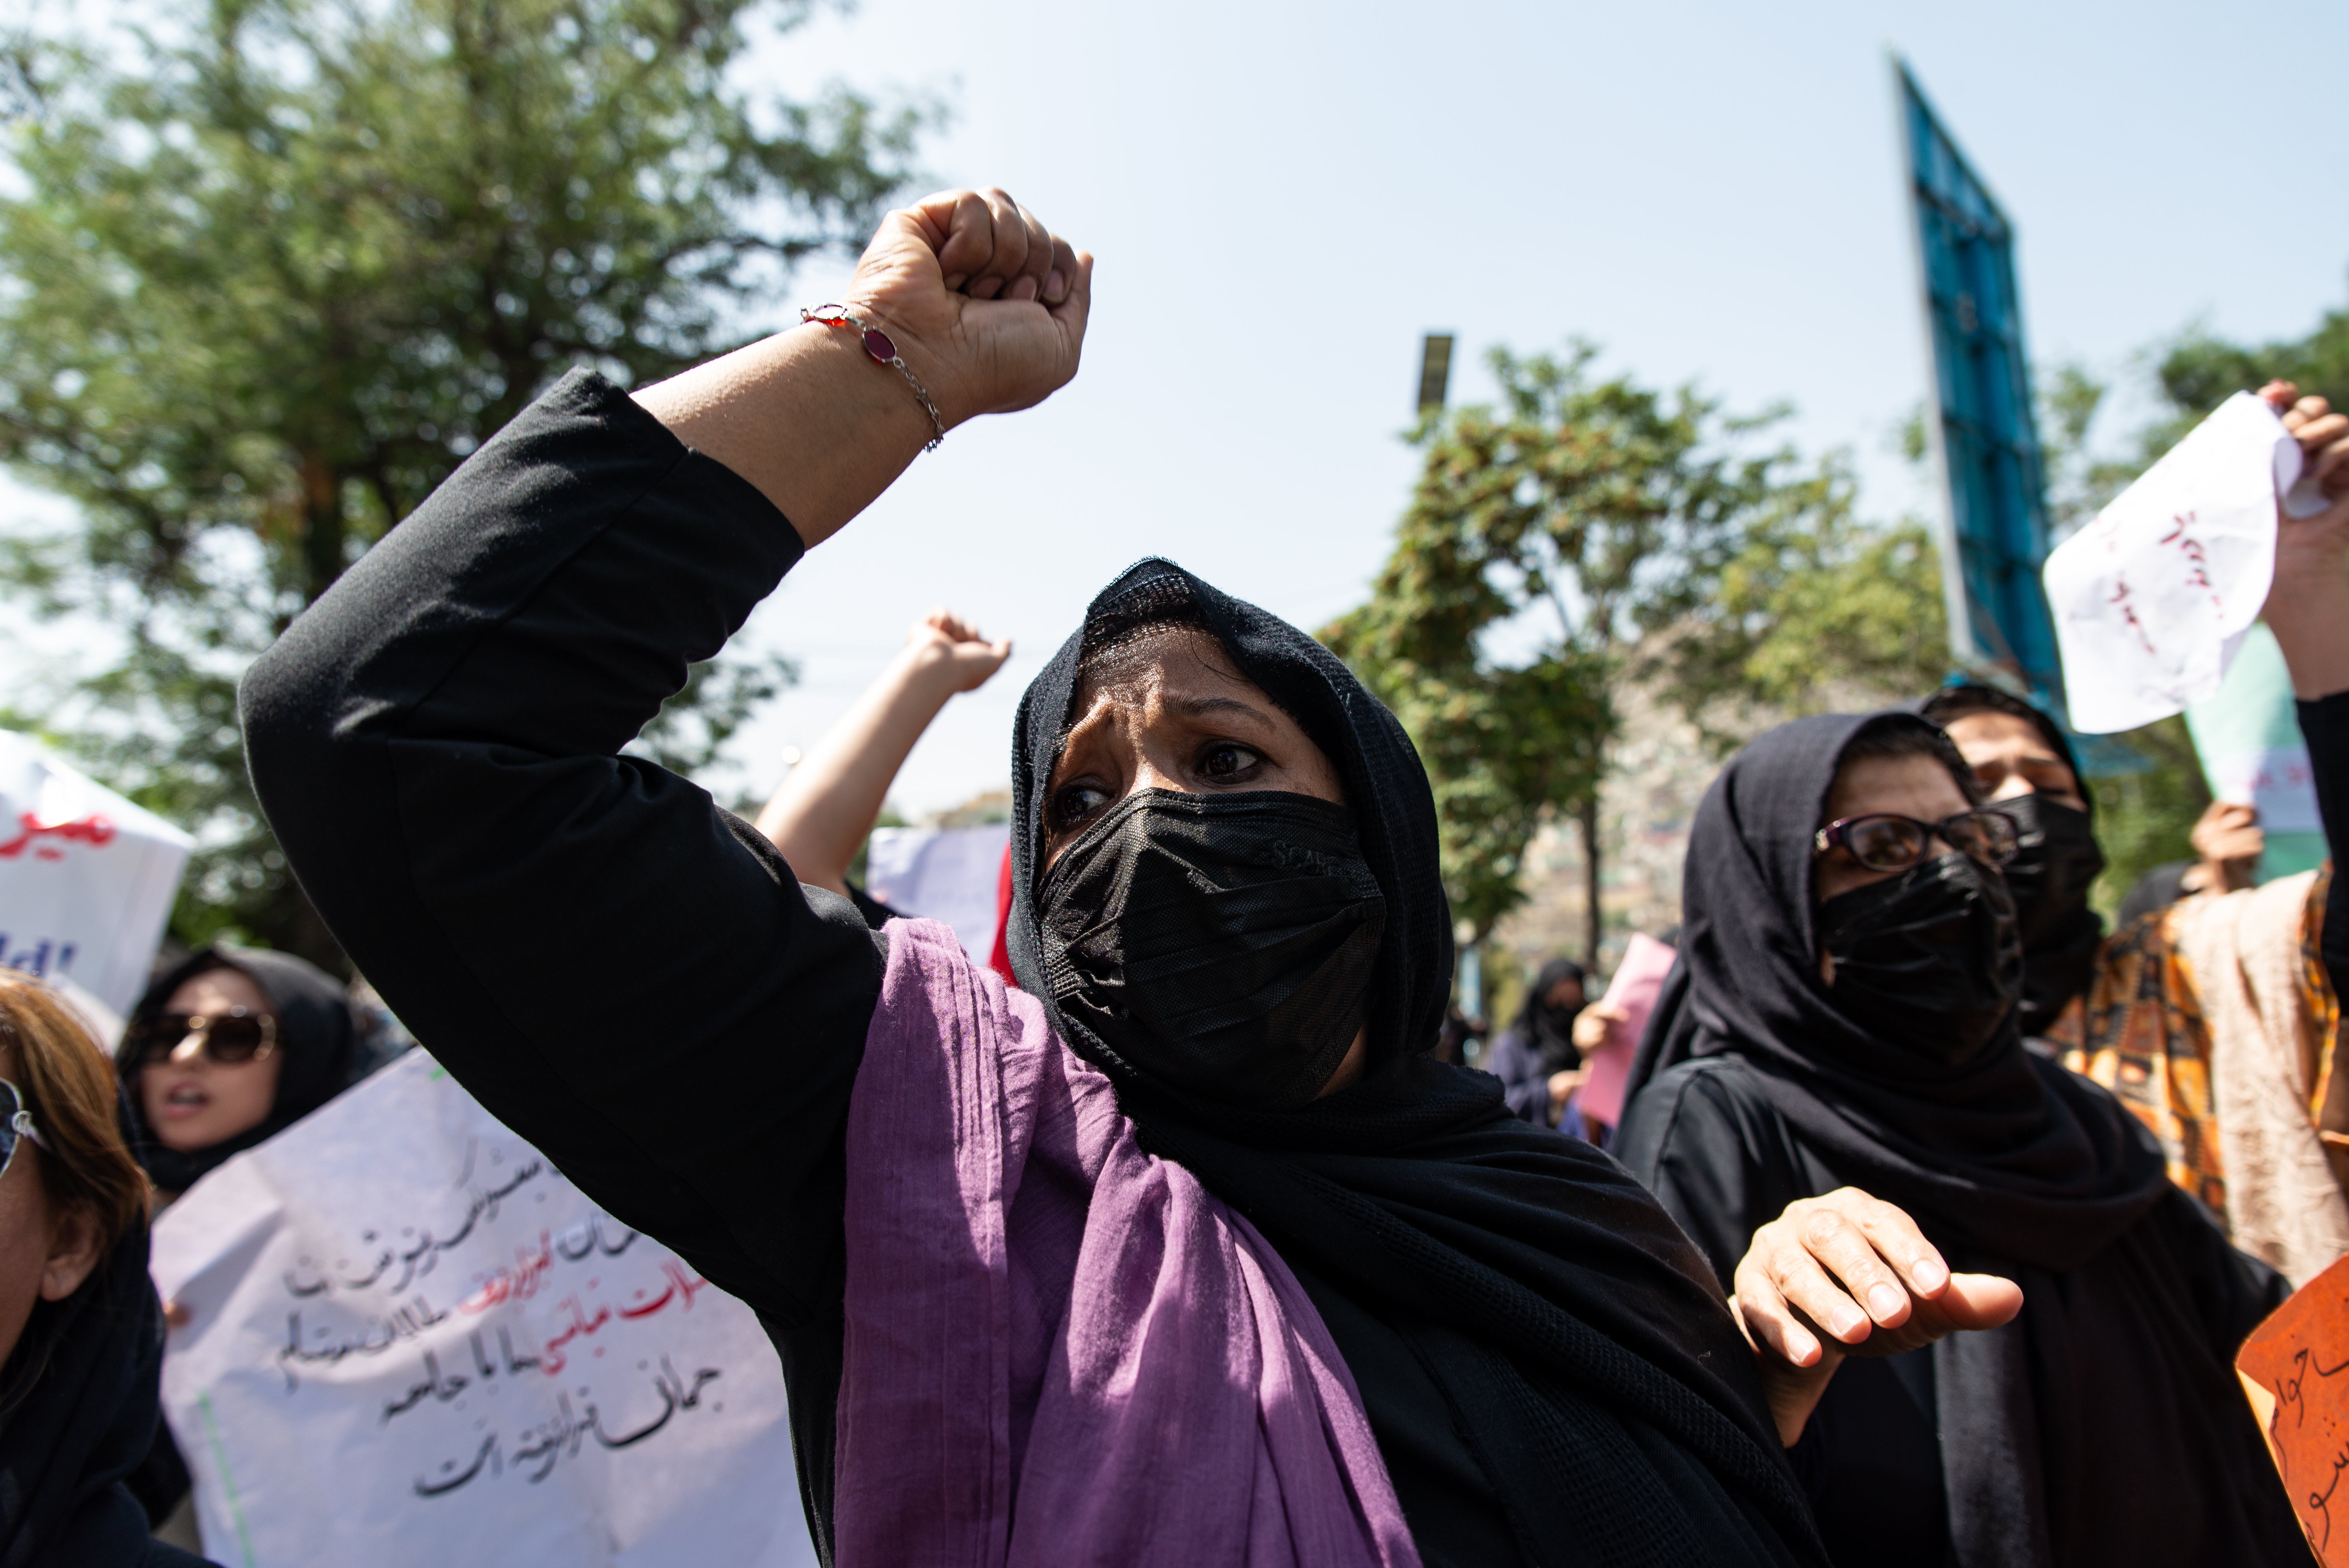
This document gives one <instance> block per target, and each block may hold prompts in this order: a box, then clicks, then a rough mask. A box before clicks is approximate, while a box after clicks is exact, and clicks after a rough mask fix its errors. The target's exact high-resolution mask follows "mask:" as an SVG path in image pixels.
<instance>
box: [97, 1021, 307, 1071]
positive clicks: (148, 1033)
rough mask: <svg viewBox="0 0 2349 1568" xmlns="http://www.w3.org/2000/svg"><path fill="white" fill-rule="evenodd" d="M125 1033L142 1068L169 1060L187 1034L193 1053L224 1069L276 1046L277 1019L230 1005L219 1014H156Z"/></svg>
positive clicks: (240, 1064)
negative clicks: (192, 1041)
mask: <svg viewBox="0 0 2349 1568" xmlns="http://www.w3.org/2000/svg"><path fill="white" fill-rule="evenodd" d="M126 1033H127V1034H128V1036H129V1041H128V1043H129V1047H130V1059H131V1061H132V1062H133V1063H134V1064H136V1065H137V1066H140V1067H142V1068H150V1067H153V1066H155V1065H156V1064H157V1063H158V1062H163V1061H168V1060H170V1059H171V1057H172V1056H173V1055H174V1054H176V1053H177V1052H178V1050H179V1048H180V1045H181V1041H183V1040H185V1039H187V1038H188V1037H190V1036H191V1035H192V1036H194V1037H196V1040H197V1054H199V1055H201V1056H207V1057H211V1058H212V1060H213V1061H215V1062H218V1063H219V1064H220V1065H221V1066H222V1067H224V1068H233V1067H241V1066H243V1064H244V1063H246V1062H254V1061H259V1060H260V1059H261V1058H262V1057H265V1056H267V1055H268V1054H269V1053H270V1052H272V1051H274V1050H275V1049H276V1048H277V1020H276V1019H275V1018H274V1017H272V1016H269V1015H268V1014H266V1013H256V1012H254V1010H253V1009H252V1008H250V1007H231V1008H229V1009H228V1010H227V1011H226V1012H223V1013H159V1014H157V1015H156V1016H153V1017H151V1018H145V1019H141V1020H140V1022H138V1023H135V1024H133V1025H131V1026H130V1027H129V1030H127V1031H126Z"/></svg>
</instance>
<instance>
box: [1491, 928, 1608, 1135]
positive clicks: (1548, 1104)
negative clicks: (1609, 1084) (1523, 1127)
mask: <svg viewBox="0 0 2349 1568" xmlns="http://www.w3.org/2000/svg"><path fill="white" fill-rule="evenodd" d="M1583 980H1584V976H1583V973H1582V965H1579V964H1577V963H1576V962H1575V961H1574V960H1573V959H1571V958H1553V959H1551V960H1550V961H1549V962H1548V963H1547V964H1545V965H1542V966H1541V970H1540V972H1539V973H1538V974H1537V975H1535V976H1534V983H1533V984H1532V985H1530V986H1528V987H1526V1001H1525V1006H1522V1007H1520V1008H1518V1009H1517V1021H1516V1023H1514V1024H1511V1025H1510V1026H1508V1027H1507V1028H1506V1029H1504V1030H1502V1031H1501V1035H1500V1037H1499V1038H1498V1039H1496V1040H1495V1041H1494V1042H1493V1050H1492V1054H1491V1055H1490V1056H1489V1057H1487V1058H1486V1059H1485V1064H1484V1066H1485V1071H1486V1072H1488V1073H1491V1074H1492V1075H1493V1076H1494V1077H1495V1078H1499V1079H1500V1080H1501V1090H1502V1093H1503V1095H1504V1096H1505V1097H1506V1099H1507V1101H1508V1106H1509V1112H1510V1114H1511V1115H1513V1116H1516V1117H1520V1118H1523V1119H1525V1120H1526V1121H1537V1122H1539V1123H1541V1125H1543V1126H1544V1127H1553V1126H1556V1125H1557V1119H1558V1112H1559V1111H1560V1110H1562V1109H1565V1090H1566V1088H1568V1086H1569V1085H1570V1084H1571V1083H1572V1081H1573V1080H1572V1079H1561V1078H1560V1077H1559V1075H1560V1074H1562V1073H1572V1072H1573V1071H1574V1070H1575V1069H1576V1068H1579V1067H1581V1066H1582V1052H1581V1050H1580V1049H1579V1048H1578V1047H1576V1045H1575V1043H1574V1020H1575V1019H1576V1018H1577V1017H1578V1016H1580V1015H1581V1012H1582V1008H1583V1005H1584V993H1583Z"/></svg>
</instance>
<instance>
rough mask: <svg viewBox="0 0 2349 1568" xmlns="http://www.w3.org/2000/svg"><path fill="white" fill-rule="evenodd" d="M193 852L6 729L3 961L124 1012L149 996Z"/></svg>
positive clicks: (164, 825)
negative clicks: (159, 947) (150, 976)
mask: <svg viewBox="0 0 2349 1568" xmlns="http://www.w3.org/2000/svg"><path fill="white" fill-rule="evenodd" d="M193 844H194V841H193V840H191V839H190V838H189V837H188V835H187V834H185V833H183V832H181V831H180V830H179V829H177V828H175V827H173V826H171V823H169V822H166V821H165V820H162V819H161V818H160V817H158V816H156V815H155V814H154V813H152V812H151V811H145V810H140V808H138V807H137V806H134V805H132V804H131V803H130V802H129V801H128V800H126V799H123V798H122V797H121V796H119V795H118V794H116V793H115V792H114V791H113V790H111V789H106V788H104V787H103V786H101V785H98V784H96V783H93V782H91V781H90V780H89V779H85V778H83V777H82V776H81V775H80V774H78V773H77V772H75V771H74V770H73V769H70V768H67V766H66V765H65V764H63V763H62V762H59V761H58V760H57V758H54V757H51V756H50V755H48V753H47V752H45V751H43V750H42V749H41V748H39V747H37V746H36V745H34V744H33V743H32V742H31V741H29V740H27V739H26V738H24V737H23V736H21V735H16V734H11V733H9V732H7V731H0V964H5V965H8V966H9V967H10V968H13V969H22V970H25V971H26V973H28V974H32V975H39V976H40V977H41V978H43V979H45V980H47V981H49V982H51V983H52V984H56V985H78V986H79V987H80V988H81V989H82V990H83V991H86V992H88V994H89V995H92V996H95V997H96V998H97V999H98V1001H99V1002H100V1003H101V1004H102V1005H103V1006H105V1007H106V1008H107V1010H108V1011H109V1012H110V1013H113V1014H115V1015H117V1016H119V1015H121V1014H124V1013H128V1012H129V1010H130V1005H131V1003H133V1002H135V1001H137V1000H138V998H139V993H140V992H141V991H144V990H145V989H146V988H147V971H148V968H149V966H150V965H152V964H153V962H154V959H155V944H156V943H157V942H158V941H160V939H161V937H162V934H163V922H164V919H165V917H167V916H168V915H170V913H171V900H172V898H173V896H174V895H176V894H177V893H178V892H179V891H180V872H181V871H182V870H183V869H184V868H185V867H186V865H187V863H188V851H189V850H190V849H191V847H192V846H193ZM106 1044H107V1045H108V1046H109V1047H111V1046H112V1045H113V1044H114V1042H113V1041H112V1040H108V1041H107V1042H106Z"/></svg>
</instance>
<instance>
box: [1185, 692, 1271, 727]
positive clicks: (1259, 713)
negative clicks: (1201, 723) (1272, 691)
mask: <svg viewBox="0 0 2349 1568" xmlns="http://www.w3.org/2000/svg"><path fill="white" fill-rule="evenodd" d="M1166 711H1167V712H1169V713H1171V714H1174V715H1175V716H1176V717H1181V718H1206V717H1208V716H1209V715H1211V714H1217V713H1240V714H1246V715H1247V717H1250V718H1253V719H1255V720H1256V721H1257V723H1259V724H1269V723H1271V722H1272V720H1271V719H1270V717H1268V716H1267V715H1266V713H1265V712H1264V710H1263V709H1261V708H1259V707H1254V706H1253V705H1251V704H1248V703H1245V702H1242V701H1241V700H1240V699H1239V698H1237V697H1236V696H1176V697H1169V698H1167V699H1166Z"/></svg>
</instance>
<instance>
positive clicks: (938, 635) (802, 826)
mask: <svg viewBox="0 0 2349 1568" xmlns="http://www.w3.org/2000/svg"><path fill="white" fill-rule="evenodd" d="M1010 656H1011V644H1010V643H1009V641H1005V642H999V643H990V642H988V640H987V639H986V638H985V637H983V636H981V635H980V634H979V633H978V628H977V627H975V626H972V625H970V624H968V623H966V622H964V621H961V620H959V619H957V617H956V616H955V615H954V614H953V613H952V612H951V611H947V610H933V611H931V612H930V613H929V614H927V615H925V616H924V617H923V618H922V619H920V620H918V621H916V622H915V623H914V628H913V630H912V631H910V632H908V633H906V634H905V648H904V650H903V651H902V652H900V653H899V654H898V655H897V656H896V657H895V658H894V659H892V660H890V661H889V667H888V668H887V669H885V670H884V671H882V672H881V678H880V679H879V680H876V681H874V683H873V684H872V685H871V686H867V687H865V688H864V696H860V697H858V698H857V699H856V706H855V707H853V708H851V709H849V710H848V713H847V715H846V716H845V717H843V718H842V719H841V721H840V722H839V723H837V724H835V725H833V727H831V728H830V729H828V730H826V731H825V732H824V736H823V739H822V740H820V741H818V742H816V745H815V749H814V750H812V751H811V752H809V753H808V755H807V756H806V757H804V758H802V759H801V761H800V764H799V766H798V767H796V768H794V769H792V770H791V772H790V773H789V774H787V775H785V776H784V779H783V782H782V784H781V787H779V788H778V789H776V790H775V793H774V798H773V799H770V800H769V801H768V802H767V807H766V810H763V811H761V812H760V813H759V831H761V832H762V833H764V834H766V835H767V837H768V839H769V840H770V841H771V842H772V843H773V844H774V846H775V848H776V849H777V850H779V851H781V852H782V857H783V859H784V860H786V861H790V862H791V866H792V871H794V872H797V873H798V874H799V879H800V881H802V882H806V883H808V884H809V885H811V886H812V887H820V888H826V889H829V890H830V891H832V892H837V893H845V892H848V863H849V862H850V861H853V860H854V859H855V858H856V849H857V846H858V845H860V844H862V843H863V842H864V836H865V835H866V834H867V833H870V832H871V831H872V830H873V823H874V820H875V819H876V818H878V817H879V816H880V815H881V803H882V801H883V800H884V799H885V798H886V797H887V795H888V793H889V784H890V781H891V780H892V779H895V778H896V777H897V769H900V768H903V767H904V766H905V758H906V755H907V754H908V753H909V752H911V751H912V750H913V749H914V743H915V742H916V741H917V740H919V739H921V738H922V732H923V731H924V730H926V729H927V728H929V727H930V721H931V720H932V719H934V718H936V717H937V716H938V710H939V709H940V708H942V707H946V705H947V699H948V698H950V697H952V696H955V695H956V694H957V692H967V691H976V690H978V688H979V687H980V686H985V685H986V684H987V681H988V677H989V676H992V675H994V674H995V672H996V671H997V670H999V669H1001V668H1002V667H1003V661H1004V660H1005V659H1007V658H1009V657H1010ZM916 913H918V912H916Z"/></svg>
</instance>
